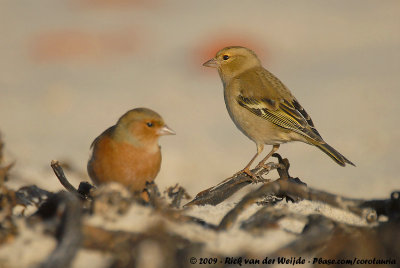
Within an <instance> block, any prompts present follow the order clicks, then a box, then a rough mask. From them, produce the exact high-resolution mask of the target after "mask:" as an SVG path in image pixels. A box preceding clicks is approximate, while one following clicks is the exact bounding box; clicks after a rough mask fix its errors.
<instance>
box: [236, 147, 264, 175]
mask: <svg viewBox="0 0 400 268" xmlns="http://www.w3.org/2000/svg"><path fill="white" fill-rule="evenodd" d="M263 149H264V145H263V144H257V153H256V154H255V155H254V156H253V158H252V159H251V160H250V162H249V163H248V164H247V165H246V166H245V167H244V169H242V170H240V171H238V172H236V173H235V174H233V176H232V177H231V178H233V177H236V176H237V175H239V174H242V173H246V174H247V175H249V176H250V177H251V178H252V179H253V181H254V182H257V181H259V180H258V178H257V176H256V175H254V174H253V172H251V171H250V166H251V164H253V162H254V160H255V159H256V158H257V156H258V155H259V154H260V153H261V152H262V151H263Z"/></svg>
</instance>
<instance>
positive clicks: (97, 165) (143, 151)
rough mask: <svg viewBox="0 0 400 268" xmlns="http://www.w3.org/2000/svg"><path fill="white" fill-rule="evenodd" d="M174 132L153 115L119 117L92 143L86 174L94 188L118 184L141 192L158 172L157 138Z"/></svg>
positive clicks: (147, 111) (131, 113) (141, 110)
mask: <svg viewBox="0 0 400 268" xmlns="http://www.w3.org/2000/svg"><path fill="white" fill-rule="evenodd" d="M171 134H172V135H173V134H175V132H174V131H173V130H171V129H170V128H169V127H168V126H167V125H165V123H164V120H163V119H162V118H161V116H160V115H159V114H157V113H156V112H154V111H152V110H150V109H147V108H136V109H133V110H130V111H128V112H126V113H125V114H124V115H123V116H121V117H120V118H119V120H118V122H117V124H116V125H114V126H112V127H110V128H108V129H107V130H105V131H104V132H103V133H102V134H101V135H100V136H98V137H97V138H96V139H95V140H94V141H93V143H92V146H91V148H93V151H92V156H91V158H90V160H89V162H88V165H87V170H88V173H89V176H90V177H91V179H92V180H93V182H94V183H95V184H102V183H107V182H119V183H121V184H123V185H124V186H126V187H127V188H128V189H129V190H130V191H132V192H135V191H139V192H140V191H142V190H143V189H144V188H145V186H146V182H152V181H153V180H154V179H155V177H156V176H157V174H158V172H159V171H160V167H161V150H160V146H159V145H158V138H159V137H160V136H162V135H171Z"/></svg>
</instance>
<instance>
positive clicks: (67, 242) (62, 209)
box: [37, 192, 82, 268]
mask: <svg viewBox="0 0 400 268" xmlns="http://www.w3.org/2000/svg"><path fill="white" fill-rule="evenodd" d="M59 213H61V214H62V216H61V219H60V221H59V226H58V227H57V230H56V238H57V240H58V243H57V246H56V248H55V249H54V250H53V252H52V253H51V254H50V256H49V257H48V258H47V260H46V261H44V262H43V263H42V265H41V266H40V267H41V268H50V267H61V268H64V267H69V266H70V264H71V262H72V260H73V259H74V257H75V255H76V253H77V252H78V250H79V248H80V245H81V241H82V230H81V229H82V208H81V202H80V201H79V200H78V199H77V197H76V196H75V195H73V194H71V193H67V192H60V193H58V194H56V195H54V196H53V197H51V198H49V199H48V201H47V202H46V203H44V204H43V206H41V208H39V211H38V213H37V215H40V216H42V217H43V218H44V219H47V218H48V217H57V214H59Z"/></svg>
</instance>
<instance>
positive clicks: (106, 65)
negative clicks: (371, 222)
mask: <svg viewBox="0 0 400 268" xmlns="http://www.w3.org/2000/svg"><path fill="white" fill-rule="evenodd" d="M109 2H110V3H109ZM111 3H112V4H111ZM0 20H1V23H0V33H1V37H0V131H1V133H2V134H3V139H4V141H5V143H6V149H7V151H6V152H7V156H8V161H13V160H16V161H17V164H16V166H15V168H14V169H13V173H12V174H13V176H12V178H11V179H12V181H10V182H9V183H10V184H11V185H14V187H17V186H20V185H26V184H32V183H35V184H37V185H39V186H41V187H44V188H46V189H50V190H52V189H60V188H61V186H60V185H59V183H58V182H57V180H56V178H55V176H54V175H53V174H52V173H51V169H50V167H49V164H50V161H51V160H52V159H58V160H63V161H68V162H69V163H71V164H72V165H74V166H75V167H76V168H77V169H78V170H80V171H81V173H83V174H85V175H83V174H82V175H77V174H79V173H74V174H70V173H67V176H68V177H69V178H71V180H73V182H74V183H75V184H77V183H78V182H79V181H80V180H87V175H86V162H87V159H88V156H89V146H90V144H91V142H92V140H93V139H94V138H95V137H96V136H98V135H99V134H100V133H101V132H102V131H103V130H105V129H106V128H107V127H109V126H111V125H113V124H114V123H115V122H116V120H117V119H118V118H119V116H121V115H122V114H123V113H125V112H126V111H127V110H129V109H132V108H135V107H140V106H144V107H149V108H151V109H154V110H155V111H157V112H159V113H160V114H161V115H162V116H163V117H164V119H165V121H166V122H167V124H168V125H169V126H170V127H171V128H173V129H174V130H175V131H176V132H177V135H176V136H171V137H162V138H161V140H160V144H161V145H162V150H163V164H162V170H161V172H160V174H159V176H158V178H157V180H156V182H157V183H158V184H159V185H160V188H161V189H164V188H165V187H166V186H169V185H173V184H175V183H179V184H181V185H183V186H184V187H186V188H187V190H188V191H189V192H190V193H191V194H192V195H194V194H196V193H197V192H199V191H201V190H203V189H205V188H208V187H210V186H211V185H214V184H216V183H218V182H219V181H221V180H222V179H224V178H226V177H228V176H230V175H232V174H233V173H234V172H236V171H238V170H239V169H241V168H242V167H243V166H244V165H245V164H246V163H247V162H248V161H249V160H250V158H251V157H252V156H253V154H254V153H255V150H256V148H255V145H254V144H253V142H251V141H250V140H248V139H247V137H245V136H244V135H243V134H242V133H240V132H239V130H237V129H236V128H235V126H234V124H233V123H232V122H231V120H230V118H229V116H228V113H227V112H226V109H225V104H224V101H223V95H222V84H221V82H220V79H219V77H218V74H217V72H216V71H215V70H211V69H207V68H205V67H202V63H203V62H204V61H206V60H208V59H209V58H210V57H212V56H213V53H214V52H216V51H217V50H218V49H220V48H222V47H224V46H225V45H245V46H249V47H250V48H252V49H254V50H255V51H256V53H258V54H259V55H260V58H261V59H262V61H263V63H264V66H265V67H267V68H268V69H269V70H270V71H272V72H273V73H274V74H276V75H277V76H278V77H279V78H280V79H281V80H282V81H283V82H284V83H285V84H286V85H287V86H288V87H289V88H290V89H291V90H292V92H293V93H294V95H295V96H296V97H297V99H298V100H299V101H300V103H301V104H302V105H303V106H304V107H305V108H306V110H307V112H308V113H309V114H310V115H311V116H312V118H313V120H314V123H315V125H316V126H317V129H318V130H319V131H320V133H321V135H322V136H323V137H324V139H325V140H326V141H327V142H328V143H330V144H331V145H332V146H333V147H335V148H336V149H338V150H339V151H340V152H341V153H343V154H344V155H345V156H346V157H348V158H349V159H350V160H351V161H353V162H354V163H355V164H356V165H357V167H355V168H354V167H351V166H350V167H346V168H342V167H340V166H338V165H337V164H335V163H334V162H333V161H332V160H331V159H330V158H329V157H327V156H326V155H325V154H324V153H322V152H321V151H319V150H318V149H316V148H313V147H311V146H309V145H306V144H301V143H289V144H286V145H283V146H281V149H280V150H279V152H280V153H281V154H282V155H283V156H285V157H288V158H289V160H290V162H291V174H292V175H294V176H299V177H300V178H301V179H302V180H303V181H305V182H307V183H308V185H309V186H312V187H316V188H319V189H324V190H328V191H331V192H335V193H342V194H344V195H347V196H352V197H365V198H371V197H388V195H389V193H390V192H391V191H392V190H394V189H399V188H400V185H399V180H398V165H399V154H400V149H399V145H400V127H399V123H400V120H399V114H400V105H399V99H400V90H399V85H400V30H399V29H400V2H399V1H396V0H394V1H377V0H376V1H367V0H357V1H355V0H352V1H348V0H346V1H337V0H332V1H326V0H325V1H298V0H296V1H265V0H260V1H241V0H237V1H229V2H228V1H206V0H202V1H188V0H179V1H178V0H176V1H162V0H151V1H145V0H142V1H139V0H136V1H134V0H132V1H129V0H118V1H106V0H63V1H54V0H42V1H30V0H18V1H15V0H1V2H0ZM269 149H270V148H269V147H266V150H265V153H267V151H268V150H269ZM85 176H86V177H85ZM269 177H270V178H275V177H277V175H276V174H275V173H274V174H273V175H269Z"/></svg>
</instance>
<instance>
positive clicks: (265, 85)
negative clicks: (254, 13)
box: [203, 46, 354, 177]
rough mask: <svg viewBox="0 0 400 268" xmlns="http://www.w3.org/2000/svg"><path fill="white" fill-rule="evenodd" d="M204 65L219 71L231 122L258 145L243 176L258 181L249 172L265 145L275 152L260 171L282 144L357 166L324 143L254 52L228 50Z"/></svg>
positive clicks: (260, 165)
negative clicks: (299, 145)
mask: <svg viewBox="0 0 400 268" xmlns="http://www.w3.org/2000/svg"><path fill="white" fill-rule="evenodd" d="M203 65H204V66H207V67H213V68H217V70H218V73H219V75H220V78H221V80H222V84H223V87H224V98H225V104H226V108H227V109H228V113H229V115H230V117H231V119H232V120H233V122H234V123H235V125H236V127H237V128H238V129H239V130H240V131H242V132H243V133H244V134H245V135H246V136H247V137H248V138H250V139H251V140H253V141H254V142H255V143H256V146H257V153H256V155H255V156H254V157H253V158H252V159H251V160H250V162H249V163H248V164H247V165H246V167H245V168H244V169H243V170H242V171H240V172H246V173H247V174H248V175H250V176H252V177H254V175H253V174H252V173H251V172H250V169H249V168H250V165H251V164H252V163H253V161H254V160H255V159H256V157H257V156H258V155H259V154H260V153H261V152H262V151H263V149H264V144H267V145H272V146H273V148H272V150H271V152H270V153H269V154H268V155H267V156H266V157H265V158H264V159H263V160H262V161H261V162H260V163H259V164H258V165H257V167H262V166H264V165H265V162H266V160H267V159H268V158H269V157H270V156H271V155H272V154H273V153H274V152H275V151H277V150H278V148H279V146H280V144H282V143H286V142H289V141H301V142H305V143H308V144H310V145H314V146H316V147H318V148H319V149H321V150H322V151H323V152H324V153H326V154H327V155H328V156H329V157H331V158H332V159H333V160H334V161H335V162H336V163H338V164H339V165H341V166H345V164H346V163H347V164H350V165H354V164H353V163H352V162H351V161H350V160H348V159H347V158H346V157H344V156H343V155H342V154H340V153H339V152H338V151H336V150H335V149H334V148H333V147H331V146H330V145H328V144H327V143H326V142H325V141H324V140H323V139H322V137H321V135H320V134H319V133H318V131H317V129H316V128H315V126H314V123H313V121H312V120H311V117H310V116H309V115H308V113H307V112H306V110H304V108H303V107H302V106H301V105H300V103H299V102H298V101H297V100H296V98H295V97H294V96H293V95H292V93H291V92H290V91H289V89H288V88H287V87H286V86H285V85H284V84H283V83H282V82H281V81H280V80H279V79H278V78H277V77H276V76H274V75H273V74H272V73H270V72H269V71H268V70H266V69H264V68H263V66H262V65H261V62H260V60H259V59H258V57H257V55H256V54H255V53H254V52H253V51H252V50H250V49H248V48H245V47H239V46H232V47H226V48H223V49H221V50H220V51H219V52H218V53H217V55H216V56H215V57H214V58H212V59H210V60H209V61H207V62H205V63H204V64H203Z"/></svg>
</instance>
